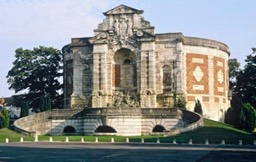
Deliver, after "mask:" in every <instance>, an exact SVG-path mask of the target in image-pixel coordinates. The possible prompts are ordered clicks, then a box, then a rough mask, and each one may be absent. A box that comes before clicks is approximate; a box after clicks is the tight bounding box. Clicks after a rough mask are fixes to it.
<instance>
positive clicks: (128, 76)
mask: <svg viewBox="0 0 256 162" xmlns="http://www.w3.org/2000/svg"><path fill="white" fill-rule="evenodd" d="M136 74H137V69H136V56H135V54H134V53H133V52H132V51H131V50H129V49H126V48H122V49H120V50H118V51H117V52H116V53H115V55H114V59H113V64H112V87H113V88H114V89H115V90H122V91H131V90H136V86H137V75H136Z"/></svg>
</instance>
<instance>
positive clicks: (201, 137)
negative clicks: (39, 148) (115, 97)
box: [0, 119, 256, 144]
mask: <svg viewBox="0 0 256 162" xmlns="http://www.w3.org/2000/svg"><path fill="white" fill-rule="evenodd" d="M204 125H205V126H204V127H201V128H198V129H196V130H193V131H190V132H185V133H181V134H179V135H175V136H170V137H162V136H131V137H123V136H39V137H38V140H39V141H49V139H50V137H52V139H53V141H62V142H63V141H65V139H66V137H68V138H69V141H70V142H71V141H72V142H79V141H81V138H84V141H85V142H94V141H95V139H96V137H97V138H98V141H99V142H111V138H112V137H114V140H115V142H126V138H129V141H130V142H141V139H142V138H143V139H144V142H154V143H155V142H156V141H157V139H158V138H160V141H161V143H172V142H173V140H174V139H175V140H176V141H177V143H188V142H189V140H190V139H192V140H193V143H195V144H204V143H205V140H206V139H208V141H209V143H210V144H220V143H221V140H225V142H226V144H238V141H239V140H242V141H243V144H253V141H254V140H256V136H253V135H251V134H250V133H248V132H245V131H242V130H238V129H235V128H233V127H232V126H230V125H227V124H224V123H219V122H215V121H212V120H208V119H204ZM21 137H23V138H24V141H34V137H29V136H24V135H21V134H18V133H16V132H14V131H12V130H9V129H6V128H4V129H0V142H5V139H6V138H8V139H9V141H10V142H18V141H20V138H21Z"/></svg>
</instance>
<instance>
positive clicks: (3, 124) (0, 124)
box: [0, 108, 10, 128]
mask: <svg viewBox="0 0 256 162" xmlns="http://www.w3.org/2000/svg"><path fill="white" fill-rule="evenodd" d="M9 123H10V117H9V111H8V110H7V109H5V108H2V111H0V128H8V127H9Z"/></svg>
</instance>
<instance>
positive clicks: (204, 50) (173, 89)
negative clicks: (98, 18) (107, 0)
mask: <svg viewBox="0 0 256 162" xmlns="http://www.w3.org/2000/svg"><path fill="white" fill-rule="evenodd" d="M104 15H105V18H104V19H103V21H102V22H101V23H100V24H99V25H98V26H97V27H96V29H95V30H94V35H93V36H91V37H81V38H72V41H71V43H70V44H68V45H66V46H65V47H63V49H62V51H63V54H64V87H65V88H64V93H65V96H64V97H65V106H66V108H71V109H77V108H119V109H122V108H134V109H140V108H148V107H150V108H163V107H164V108H168V107H172V106H174V103H175V101H174V96H176V97H177V98H179V97H184V98H185V99H186V101H187V109H188V110H193V108H194V104H195V100H200V101H201V103H202V107H203V112H204V116H205V117H208V118H211V119H214V120H223V116H222V114H223V112H224V111H226V109H227V108H228V107H229V100H228V96H227V94H228V93H227V90H228V82H227V81H228V75H227V74H228V67H227V61H228V57H229V50H228V46H227V45H225V44H223V43H221V42H218V41H214V40H209V39H203V38H196V37H187V36H184V35H183V34H182V33H162V34H161V33H160V34H159V33H155V32H154V29H155V28H154V26H152V25H151V24H150V22H149V21H147V20H146V19H145V18H144V17H143V11H142V10H137V9H134V8H131V7H128V6H125V5H120V6H117V7H115V8H113V9H111V10H109V11H107V12H105V13H104Z"/></svg>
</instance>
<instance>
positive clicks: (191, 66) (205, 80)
mask: <svg viewBox="0 0 256 162" xmlns="http://www.w3.org/2000/svg"><path fill="white" fill-rule="evenodd" d="M193 58H198V59H202V60H203V63H194V62H192V59H193ZM186 59H187V61H186V64H187V93H188V94H209V74H208V56H207V55H202V54H193V53H189V54H187V55H186ZM197 66H198V67H200V69H201V70H202V72H203V74H204V75H203V77H202V79H201V80H200V81H197V80H196V78H195V76H194V75H193V72H194V70H195V69H196V67H197ZM194 85H199V86H204V89H203V90H194V89H193V86H194Z"/></svg>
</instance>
